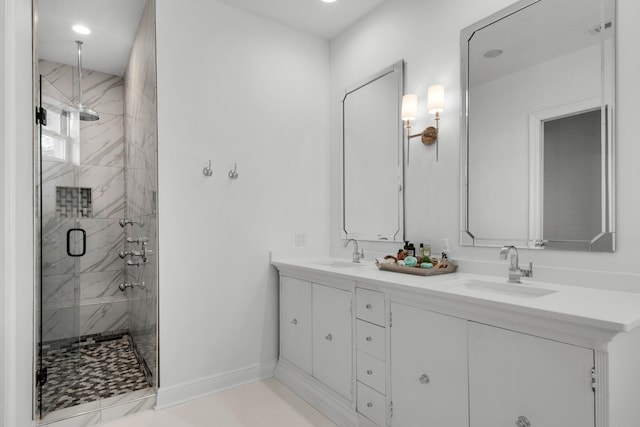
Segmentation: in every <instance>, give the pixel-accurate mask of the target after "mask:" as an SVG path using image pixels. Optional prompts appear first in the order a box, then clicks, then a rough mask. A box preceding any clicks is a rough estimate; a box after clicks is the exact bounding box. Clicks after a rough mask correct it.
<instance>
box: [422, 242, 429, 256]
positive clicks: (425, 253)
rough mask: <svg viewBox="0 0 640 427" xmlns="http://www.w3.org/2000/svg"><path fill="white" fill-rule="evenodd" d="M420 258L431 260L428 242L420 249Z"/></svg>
mask: <svg viewBox="0 0 640 427" xmlns="http://www.w3.org/2000/svg"><path fill="white" fill-rule="evenodd" d="M421 246H422V245H421ZM422 256H423V257H425V256H426V257H429V258H431V244H430V243H429V241H427V243H425V244H424V247H423V248H422Z"/></svg>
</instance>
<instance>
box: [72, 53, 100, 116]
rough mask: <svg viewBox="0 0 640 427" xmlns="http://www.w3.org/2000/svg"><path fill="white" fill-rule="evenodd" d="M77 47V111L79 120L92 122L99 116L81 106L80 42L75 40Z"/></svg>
mask: <svg viewBox="0 0 640 427" xmlns="http://www.w3.org/2000/svg"><path fill="white" fill-rule="evenodd" d="M76 44H77V45H78V110H79V111H80V120H83V121H88V122H93V121H95V120H99V119H100V115H99V114H98V112H97V111H96V110H94V109H93V108H89V107H87V106H85V105H82V42H81V41H80V40H76Z"/></svg>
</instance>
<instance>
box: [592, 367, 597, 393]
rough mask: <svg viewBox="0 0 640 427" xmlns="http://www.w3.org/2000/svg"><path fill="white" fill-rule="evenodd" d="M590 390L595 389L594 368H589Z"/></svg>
mask: <svg viewBox="0 0 640 427" xmlns="http://www.w3.org/2000/svg"><path fill="white" fill-rule="evenodd" d="M591 390H593V391H596V368H595V367H594V368H591Z"/></svg>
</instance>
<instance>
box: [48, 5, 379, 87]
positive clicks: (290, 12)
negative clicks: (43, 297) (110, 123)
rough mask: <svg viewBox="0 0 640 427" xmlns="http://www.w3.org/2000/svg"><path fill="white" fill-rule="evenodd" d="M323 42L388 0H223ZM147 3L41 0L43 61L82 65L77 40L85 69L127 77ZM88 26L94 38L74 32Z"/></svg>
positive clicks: (90, 35)
mask: <svg viewBox="0 0 640 427" xmlns="http://www.w3.org/2000/svg"><path fill="white" fill-rule="evenodd" d="M220 1H221V2H223V3H226V4H228V5H230V6H233V7H236V8H239V9H243V10H245V11H248V12H251V13H255V14H257V15H260V16H262V17H264V18H267V19H270V20H273V21H276V22H279V23H282V24H284V25H287V26H289V27H293V28H296V29H298V30H301V31H304V32H306V33H309V34H313V35H316V36H318V37H321V38H324V39H331V38H333V37H335V36H337V35H338V34H340V33H341V32H343V31H344V30H345V29H347V28H348V27H349V26H351V25H352V24H353V23H354V22H356V21H357V20H359V19H360V18H362V17H363V16H365V15H366V14H368V13H369V12H371V11H372V10H373V9H375V8H376V7H378V6H379V5H380V4H382V3H383V2H384V0H337V1H336V2H335V3H323V2H322V1H321V0H220ZM144 4H145V0H108V1H105V0H39V1H38V5H37V13H38V22H37V27H36V28H37V38H38V52H39V56H40V59H46V60H49V61H54V62H59V63H62V64H69V65H77V61H78V56H77V50H76V44H75V43H74V42H75V40H82V41H83V42H84V44H83V46H82V67H83V68H85V69H89V70H96V71H102V72H105V73H109V74H114V75H122V74H124V71H125V68H126V66H127V61H128V60H129V53H130V51H131V45H132V43H133V39H134V37H135V34H136V30H137V28H138V24H139V22H140V17H141V16H142V11H143V9H144ZM75 24H83V25H85V26H86V27H89V28H90V29H91V31H92V32H91V34H89V35H86V36H82V35H78V34H76V33H74V32H73V31H72V30H71V26H72V25H75Z"/></svg>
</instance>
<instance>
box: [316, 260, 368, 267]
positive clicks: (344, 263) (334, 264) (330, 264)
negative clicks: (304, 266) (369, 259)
mask: <svg viewBox="0 0 640 427" xmlns="http://www.w3.org/2000/svg"><path fill="white" fill-rule="evenodd" d="M314 264H315V265H325V266H327V267H335V268H350V267H364V266H365V265H366V264H363V263H358V262H348V261H333V260H331V261H318V262H314Z"/></svg>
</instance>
